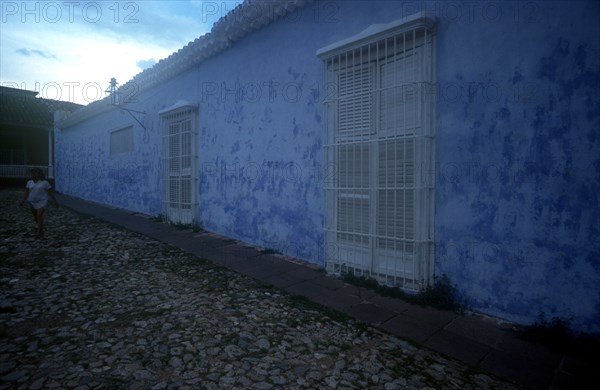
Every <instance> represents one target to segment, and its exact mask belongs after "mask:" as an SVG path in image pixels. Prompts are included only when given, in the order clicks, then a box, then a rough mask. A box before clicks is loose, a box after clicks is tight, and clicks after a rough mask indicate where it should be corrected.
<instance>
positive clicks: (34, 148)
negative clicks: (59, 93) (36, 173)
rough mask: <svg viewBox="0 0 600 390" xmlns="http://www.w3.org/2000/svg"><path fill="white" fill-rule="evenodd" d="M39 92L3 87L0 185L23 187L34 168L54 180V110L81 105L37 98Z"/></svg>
mask: <svg viewBox="0 0 600 390" xmlns="http://www.w3.org/2000/svg"><path fill="white" fill-rule="evenodd" d="M37 94H38V92H36V91H28V90H23V89H16V88H9V87H0V185H1V186H13V185H15V186H24V185H25V183H24V180H26V179H27V178H29V176H30V175H29V171H30V170H31V168H34V167H36V168H41V169H42V170H43V171H44V173H45V175H46V177H47V178H48V179H50V180H53V179H54V112H55V111H63V112H73V111H75V110H77V109H79V108H81V107H83V106H82V105H80V104H75V103H70V102H62V101H56V100H50V99H42V98H37V97H36V96H37Z"/></svg>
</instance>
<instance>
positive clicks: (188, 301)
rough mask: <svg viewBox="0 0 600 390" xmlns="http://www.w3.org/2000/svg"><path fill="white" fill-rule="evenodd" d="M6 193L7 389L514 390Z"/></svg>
mask: <svg viewBox="0 0 600 390" xmlns="http://www.w3.org/2000/svg"><path fill="white" fill-rule="evenodd" d="M19 196H20V192H16V191H1V192H0V205H1V209H2V213H1V217H0V233H1V234H0V237H1V241H0V267H1V272H0V387H1V388H31V389H38V388H77V389H95V388H107V389H108V388H127V389H129V388H132V389H134V388H138V389H147V388H152V389H164V388H190V389H191V388H193V389H196V388H208V389H210V388H227V389H229V388H238V389H247V388H257V389H277V388H278V389H294V388H338V389H345V388H355V389H366V388H372V389H378V388H379V389H413V388H414V389H426V388H435V389H469V388H473V389H475V388H476V389H480V388H481V389H487V388H492V389H511V388H513V386H512V385H510V384H507V383H506V382H502V381H499V380H497V379H494V378H492V377H490V376H488V375H485V374H483V373H481V372H479V371H477V370H474V369H472V368H470V367H468V366H466V365H464V364H462V363H459V362H457V361H454V360H450V359H447V358H445V357H442V356H441V355H439V354H436V353H434V352H431V351H428V350H425V349H420V348H417V347H415V346H413V345H411V344H409V343H407V342H405V341H403V340H400V339H398V338H395V337H392V336H390V335H387V334H384V333H382V332H380V331H379V330H377V329H375V328H371V327H368V326H366V325H364V324H362V323H359V322H357V321H355V320H352V319H350V318H349V317H346V316H344V315H342V314H340V313H337V312H333V311H331V310H328V309H325V308H322V307H319V306H317V305H315V304H312V303H310V302H309V301H307V300H306V299H303V298H301V297H298V296H293V295H289V294H287V293H284V292H282V291H280V290H278V289H275V288H272V287H270V286H267V285H263V284H261V283H259V282H257V281H255V280H253V279H251V278H249V277H247V276H244V275H241V274H237V273H234V272H232V271H229V270H227V269H225V268H221V267H219V266H216V265H214V264H212V263H210V262H208V261H205V260H203V259H200V258H197V257H195V256H193V255H191V254H187V253H185V252H183V251H181V250H180V249H178V248H174V247H171V246H169V245H167V244H164V243H161V242H158V241H155V240H153V239H150V238H148V237H145V236H142V235H139V234H136V233H132V232H130V231H127V230H125V229H123V228H121V227H116V226H114V225H110V224H108V223H105V222H102V221H99V220H97V219H94V218H91V217H85V216H81V215H78V214H76V213H74V212H72V211H71V210H69V209H66V208H59V209H57V208H54V207H49V209H48V210H47V212H46V238H44V239H42V240H39V239H37V238H36V236H35V227H34V223H33V221H32V218H31V215H30V213H29V210H27V209H24V208H19V207H18V205H17V203H18V200H19Z"/></svg>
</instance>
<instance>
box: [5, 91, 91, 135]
mask: <svg viewBox="0 0 600 390" xmlns="http://www.w3.org/2000/svg"><path fill="white" fill-rule="evenodd" d="M37 94H38V92H36V91H27V90H24V89H16V88H9V87H0V124H3V125H13V126H31V127H46V128H52V124H53V122H54V111H58V110H62V111H69V112H72V111H75V110H77V109H79V108H81V107H83V106H82V105H81V104H75V103H70V102H63V101H58V100H51V99H42V98H36V96H37Z"/></svg>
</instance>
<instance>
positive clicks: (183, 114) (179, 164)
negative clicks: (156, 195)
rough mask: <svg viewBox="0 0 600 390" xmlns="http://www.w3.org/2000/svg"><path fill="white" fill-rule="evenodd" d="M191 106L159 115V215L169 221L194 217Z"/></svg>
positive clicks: (194, 112)
mask: <svg viewBox="0 0 600 390" xmlns="http://www.w3.org/2000/svg"><path fill="white" fill-rule="evenodd" d="M196 117H197V108H196V107H195V106H184V107H179V108H178V109H175V110H172V111H168V112H165V113H162V114H161V123H162V126H161V127H162V129H163V153H162V160H163V186H162V187H163V197H162V199H163V216H164V217H165V218H166V219H167V220H169V221H170V222H173V223H181V224H192V223H194V222H195V220H196V213H197V208H198V199H197V184H198V183H197V181H198V179H197V167H196V165H197V164H196V162H197V155H196V150H197V145H196V139H197V134H196Z"/></svg>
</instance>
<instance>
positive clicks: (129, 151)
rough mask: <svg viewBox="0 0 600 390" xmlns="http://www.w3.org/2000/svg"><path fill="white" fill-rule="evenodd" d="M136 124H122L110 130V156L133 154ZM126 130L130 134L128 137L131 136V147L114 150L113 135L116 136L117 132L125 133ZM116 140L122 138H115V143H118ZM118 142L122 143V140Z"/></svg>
mask: <svg viewBox="0 0 600 390" xmlns="http://www.w3.org/2000/svg"><path fill="white" fill-rule="evenodd" d="M133 130H134V125H133V124H130V125H126V126H120V127H118V128H116V129H113V130H110V131H109V136H108V156H109V157H118V156H125V155H128V154H132V153H133V152H134V151H135V134H134V131H133ZM126 131H129V133H130V135H129V136H128V137H131V142H130V144H131V147H130V148H127V149H123V150H121V149H119V150H117V151H115V150H113V137H115V135H116V134H119V133H125V132H126ZM116 141H122V140H115V143H117V142H116ZM118 144H120V145H122V143H121V142H118Z"/></svg>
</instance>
